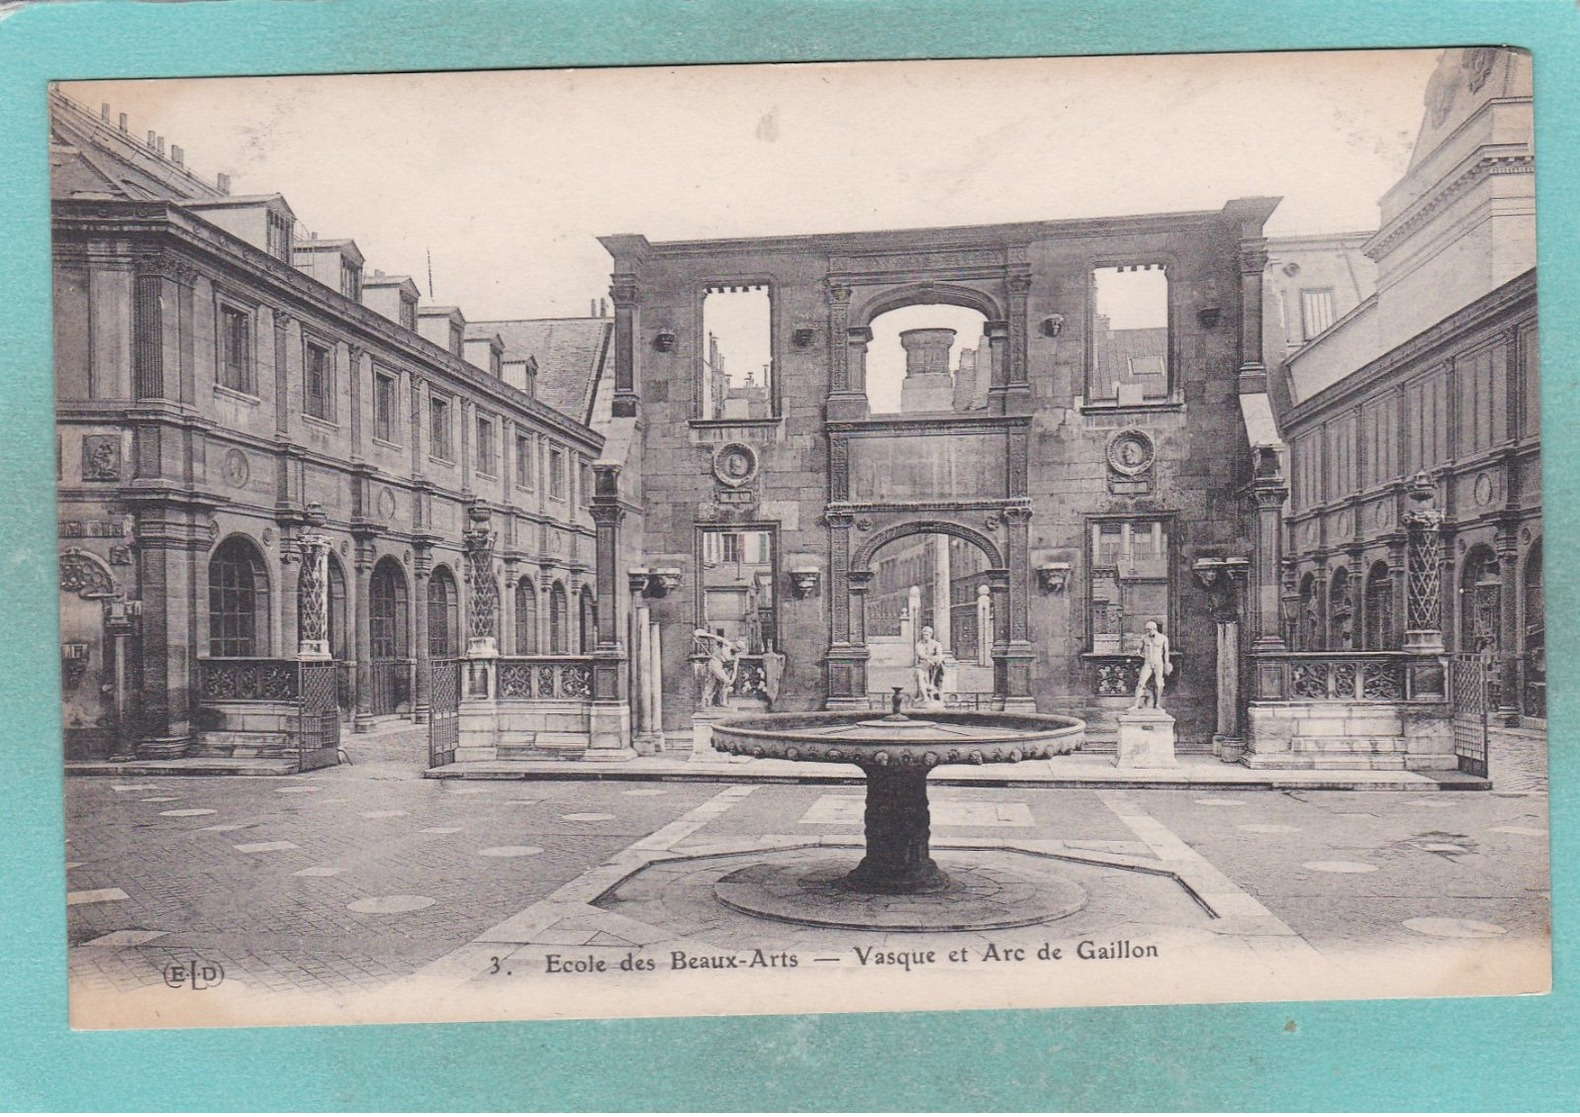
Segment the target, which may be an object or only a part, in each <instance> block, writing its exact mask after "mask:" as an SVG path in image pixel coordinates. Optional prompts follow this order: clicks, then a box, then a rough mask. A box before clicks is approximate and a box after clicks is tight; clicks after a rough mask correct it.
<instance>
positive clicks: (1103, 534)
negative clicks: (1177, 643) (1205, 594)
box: [1087, 520, 1170, 655]
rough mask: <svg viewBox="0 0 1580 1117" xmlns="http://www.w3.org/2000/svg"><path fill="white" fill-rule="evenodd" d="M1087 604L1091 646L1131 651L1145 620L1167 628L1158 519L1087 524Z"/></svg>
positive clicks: (1163, 536) (1162, 532)
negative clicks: (1089, 530)
mask: <svg viewBox="0 0 1580 1117" xmlns="http://www.w3.org/2000/svg"><path fill="white" fill-rule="evenodd" d="M1091 547H1092V552H1091V562H1090V565H1089V570H1090V575H1089V581H1088V594H1087V601H1088V608H1089V609H1090V611H1091V618H1090V619H1091V650H1092V652H1093V653H1095V654H1098V655H1132V654H1135V652H1136V649H1137V648H1138V647H1139V645H1140V641H1141V637H1142V634H1143V633H1144V632H1145V631H1146V625H1147V622H1148V621H1156V622H1157V625H1158V627H1159V628H1160V629H1162V630H1163V631H1164V632H1167V631H1168V627H1169V604H1170V592H1169V538H1168V525H1167V524H1165V523H1164V522H1163V521H1161V520H1119V521H1114V520H1105V521H1100V522H1097V523H1094V524H1092V530H1091Z"/></svg>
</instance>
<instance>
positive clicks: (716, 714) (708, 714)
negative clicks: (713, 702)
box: [686, 707, 730, 764]
mask: <svg viewBox="0 0 1580 1117" xmlns="http://www.w3.org/2000/svg"><path fill="white" fill-rule="evenodd" d="M729 713H730V712H729V711H728V710H726V709H724V708H723V707H717V708H714V709H711V710H700V711H698V712H697V713H695V714H692V715H691V755H690V756H688V757H687V758H686V759H687V760H688V761H691V762H694V763H711V764H724V763H727V762H728V761H729V760H730V757H729V756H728V755H726V754H725V753H722V752H714V751H713V723H714V722H716V721H723V720H724V719H725V718H726V717H728V716H729Z"/></svg>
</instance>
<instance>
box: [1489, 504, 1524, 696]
mask: <svg viewBox="0 0 1580 1117" xmlns="http://www.w3.org/2000/svg"><path fill="white" fill-rule="evenodd" d="M1497 550H1498V569H1499V571H1500V572H1501V573H1502V575H1503V585H1502V587H1501V589H1500V591H1499V592H1500V594H1501V596H1500V598H1499V601H1498V663H1497V667H1496V671H1497V674H1496V679H1497V684H1498V685H1497V695H1496V698H1497V703H1498V707H1497V712H1496V714H1495V715H1494V716H1495V717H1496V718H1497V719H1498V721H1499V723H1500V724H1502V725H1505V726H1517V725H1519V724H1520V656H1519V651H1520V647H1521V646H1522V641H1521V640H1520V630H1519V619H1520V613H1519V609H1520V576H1519V574H1520V522H1519V515H1518V513H1516V512H1508V511H1505V512H1503V513H1502V514H1501V516H1500V518H1499V522H1498V536H1497Z"/></svg>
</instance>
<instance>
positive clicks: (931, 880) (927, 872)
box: [835, 765, 949, 896]
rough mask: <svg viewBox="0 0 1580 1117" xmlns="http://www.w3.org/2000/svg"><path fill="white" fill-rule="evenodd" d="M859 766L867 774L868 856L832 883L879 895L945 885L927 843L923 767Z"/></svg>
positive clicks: (946, 880) (940, 888)
mask: <svg viewBox="0 0 1580 1117" xmlns="http://www.w3.org/2000/svg"><path fill="white" fill-rule="evenodd" d="M862 767H863V768H864V769H865V770H866V773H867V809H866V813H865V816H864V821H865V823H866V836H867V855H866V856H865V857H863V858H862V859H861V864H859V865H857V866H856V867H855V868H854V869H853V870H851V871H850V872H849V873H847V874H845V876H843V877H841V878H840V879H839V881H838V882H836V884H835V887H836V888H839V889H841V890H843V891H846V892H866V893H872V894H876V895H881V896H909V895H916V894H921V893H927V892H942V891H943V890H944V889H946V888H948V887H949V874H948V873H946V872H944V871H943V870H942V869H940V868H939V867H938V865H937V863H936V862H934V861H933V858H932V854H931V850H930V848H929V843H930V840H931V836H932V834H931V822H932V817H931V814H930V813H929V811H928V809H927V768H925V767H916V766H912V767H902V768H890V767H880V766H868V765H863V766H862Z"/></svg>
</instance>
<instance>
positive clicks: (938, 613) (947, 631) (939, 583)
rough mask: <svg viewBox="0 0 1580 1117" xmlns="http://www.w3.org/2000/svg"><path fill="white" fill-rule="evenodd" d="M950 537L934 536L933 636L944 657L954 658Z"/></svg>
mask: <svg viewBox="0 0 1580 1117" xmlns="http://www.w3.org/2000/svg"><path fill="white" fill-rule="evenodd" d="M950 574H951V571H950V569H949V536H947V535H943V534H939V535H935V536H933V635H934V636H935V637H937V638H938V642H939V643H940V644H942V645H943V646H944V655H946V656H949V657H950V658H953V657H954V651H953V648H954V640H953V636H954V626H953V624H951V623H950V622H951V621H952V619H953V618H952V617H950V615H949V606H950V599H949V591H950V583H951V581H952V580H953V579H952V578H951V577H950Z"/></svg>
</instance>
